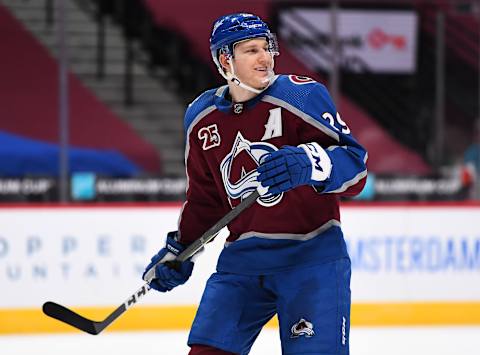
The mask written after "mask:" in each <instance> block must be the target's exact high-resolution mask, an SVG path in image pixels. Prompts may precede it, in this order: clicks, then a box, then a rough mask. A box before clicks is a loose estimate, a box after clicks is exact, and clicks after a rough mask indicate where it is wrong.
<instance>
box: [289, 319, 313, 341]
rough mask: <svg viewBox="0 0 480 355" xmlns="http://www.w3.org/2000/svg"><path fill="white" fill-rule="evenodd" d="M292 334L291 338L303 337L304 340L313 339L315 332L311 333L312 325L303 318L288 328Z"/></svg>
mask: <svg viewBox="0 0 480 355" xmlns="http://www.w3.org/2000/svg"><path fill="white" fill-rule="evenodd" d="M290 331H291V332H292V334H291V338H298V337H299V336H302V335H304V336H305V337H306V338H310V337H313V336H314V335H315V332H314V331H313V324H312V323H310V322H309V321H307V320H306V319H305V318H301V319H300V320H299V321H298V322H297V323H295V324H294V325H292V328H290Z"/></svg>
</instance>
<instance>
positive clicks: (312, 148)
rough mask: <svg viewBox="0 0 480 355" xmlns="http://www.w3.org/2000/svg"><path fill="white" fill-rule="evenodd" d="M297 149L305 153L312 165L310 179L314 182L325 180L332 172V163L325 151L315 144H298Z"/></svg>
mask: <svg viewBox="0 0 480 355" xmlns="http://www.w3.org/2000/svg"><path fill="white" fill-rule="evenodd" d="M298 147H299V148H302V149H303V150H304V151H305V153H306V154H307V156H308V159H309V160H310V163H311V164H312V174H311V176H310V179H311V180H313V181H314V182H315V181H317V182H321V181H325V180H327V179H328V178H329V177H330V174H331V172H332V161H331V160H330V157H329V156H328V154H327V152H326V151H325V149H323V148H322V147H321V146H320V145H319V144H318V143H315V142H312V143H305V144H300V145H299V146H298Z"/></svg>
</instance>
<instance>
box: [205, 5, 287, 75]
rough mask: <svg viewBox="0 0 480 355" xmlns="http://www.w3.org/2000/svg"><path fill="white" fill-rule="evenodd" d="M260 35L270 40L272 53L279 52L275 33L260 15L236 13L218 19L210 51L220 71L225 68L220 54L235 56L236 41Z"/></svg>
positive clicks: (215, 23) (269, 46) (214, 26)
mask: <svg viewBox="0 0 480 355" xmlns="http://www.w3.org/2000/svg"><path fill="white" fill-rule="evenodd" d="M259 37H264V38H265V39H266V40H267V41H268V48H269V51H270V53H272V55H278V54H279V53H278V44H277V40H276V37H275V35H274V34H273V33H271V32H270V29H269V28H268V26H267V24H266V23H265V22H263V21H262V20H261V19H260V17H258V16H256V15H252V14H249V13H236V14H230V15H225V16H222V17H220V18H219V19H217V20H216V21H215V22H214V24H213V30H212V35H211V37H210V51H211V53H212V58H213V61H214V62H215V64H216V66H217V67H218V69H219V71H220V73H222V71H223V70H222V67H221V65H220V63H219V61H218V56H219V54H221V53H225V54H227V55H230V56H233V46H234V45H235V43H238V42H240V41H244V40H247V39H252V38H259Z"/></svg>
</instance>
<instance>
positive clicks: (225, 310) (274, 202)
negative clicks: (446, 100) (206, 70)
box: [146, 13, 367, 355]
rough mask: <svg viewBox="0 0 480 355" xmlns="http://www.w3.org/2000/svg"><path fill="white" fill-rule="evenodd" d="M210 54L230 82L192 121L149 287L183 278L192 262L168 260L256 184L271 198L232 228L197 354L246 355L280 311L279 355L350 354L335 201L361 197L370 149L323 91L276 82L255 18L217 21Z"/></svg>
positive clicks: (266, 38)
mask: <svg viewBox="0 0 480 355" xmlns="http://www.w3.org/2000/svg"><path fill="white" fill-rule="evenodd" d="M210 48H211V52H212V57H213V61H214V62H215V64H216V66H217V67H218V70H219V72H220V74H221V75H222V76H223V77H224V78H225V79H226V80H227V85H225V86H222V87H219V88H217V89H213V90H208V91H206V92H204V93H203V94H202V95H200V96H199V97H198V98H197V99H196V100H195V101H193V102H192V103H191V104H190V105H189V107H188V109H187V112H186V114H185V135H186V148H185V162H186V172H187V179H188V180H187V181H188V186H187V199H186V202H185V204H184V205H183V209H182V212H181V216H180V219H179V225H178V231H177V232H171V233H169V234H168V236H167V241H166V245H165V247H164V248H163V249H161V250H160V251H159V253H158V254H156V255H155V256H154V257H153V258H152V261H151V263H150V264H149V265H148V266H147V268H146V271H148V270H149V269H150V268H151V267H152V265H153V264H154V263H156V262H158V261H161V263H160V265H158V266H157V267H156V275H157V278H155V279H154V280H153V281H152V282H151V287H153V288H155V289H157V290H159V291H161V292H165V291H169V290H171V289H172V288H174V287H176V286H178V285H180V284H183V283H185V282H186V281H187V279H188V278H189V277H190V274H191V272H192V268H193V265H194V262H193V261H191V260H190V261H186V262H184V263H182V265H181V269H180V271H175V270H173V269H170V268H169V267H167V266H166V265H164V264H163V262H165V261H167V260H170V259H173V258H174V257H175V255H178V254H179V253H180V252H181V251H182V250H184V249H185V247H186V246H187V245H189V244H190V243H192V242H193V241H194V240H196V239H197V238H198V237H199V236H201V235H202V234H203V232H205V231H206V230H207V229H208V228H209V227H211V226H212V225H213V224H214V223H215V222H216V221H217V220H219V219H220V218H221V217H222V216H223V215H225V214H226V213H227V212H228V211H229V210H230V209H231V208H233V207H235V206H236V205H237V204H238V203H239V202H240V201H241V200H242V198H245V197H246V196H248V194H250V193H251V192H252V191H253V190H255V189H256V188H257V187H258V186H259V184H261V185H262V186H263V187H264V188H268V190H267V192H266V193H264V194H263V195H262V196H261V197H260V198H258V199H257V203H255V204H254V205H252V206H251V207H249V208H248V209H247V210H245V211H244V212H242V213H241V214H240V215H239V216H238V217H237V218H236V219H235V220H234V221H233V222H231V223H230V224H229V226H228V229H229V231H230V235H229V237H228V239H227V242H226V244H225V248H224V249H223V251H222V253H221V254H220V257H219V260H218V263H217V272H216V273H214V274H213V275H212V276H211V277H210V279H209V280H208V282H207V285H206V288H205V291H204V294H203V297H202V300H201V303H200V306H199V308H198V311H197V314H196V317H195V320H194V322H193V325H192V328H191V331H190V335H189V339H188V344H189V346H190V347H191V350H190V355H200V354H208V355H214V354H215V355H220V354H248V353H249V351H250V348H251V346H252V344H253V342H254V341H255V338H256V337H257V335H258V334H259V332H260V330H261V328H262V327H263V326H264V325H265V324H266V323H267V322H268V320H270V319H271V318H272V317H273V316H274V315H275V314H277V315H278V319H279V325H280V338H281V343H282V352H283V353H284V354H318V355H320V354H321V355H334V354H335V355H337V354H338V355H339V354H342V355H343V354H348V353H349V345H348V344H349V324H350V272H351V267H350V259H349V257H348V254H347V249H346V245H345V241H344V238H343V234H342V231H341V225H340V214H339V196H340V195H355V194H357V193H359V192H360V191H361V189H362V187H363V185H364V182H365V179H366V175H367V170H366V160H367V154H366V152H365V150H364V149H363V148H362V146H360V145H359V144H358V143H357V142H356V140H355V139H354V138H353V137H352V135H351V133H350V129H349V128H348V126H347V124H346V123H345V122H344V121H343V120H342V119H341V117H340V115H339V113H338V112H337V111H336V109H335V106H334V104H333V102H332V100H331V98H330V96H329V94H328V92H327V90H326V88H325V87H324V86H323V85H321V84H319V83H317V82H315V81H314V80H312V79H310V78H307V77H302V76H296V75H274V73H273V67H274V57H275V56H276V55H278V46H277V41H276V38H275V36H274V35H273V34H272V33H271V32H270V30H269V28H268V27H267V25H266V24H265V23H264V22H263V21H262V20H261V19H260V18H259V17H257V16H255V15H252V14H246V13H239V14H232V15H227V16H223V17H221V18H219V19H218V20H217V21H216V22H215V23H214V26H213V31H212V35H211V38H210Z"/></svg>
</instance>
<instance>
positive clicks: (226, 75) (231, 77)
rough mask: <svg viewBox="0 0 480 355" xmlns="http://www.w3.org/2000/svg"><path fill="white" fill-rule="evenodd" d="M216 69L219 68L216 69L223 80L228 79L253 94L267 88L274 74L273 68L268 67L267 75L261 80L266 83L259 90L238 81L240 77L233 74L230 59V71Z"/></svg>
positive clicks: (233, 69)
mask: <svg viewBox="0 0 480 355" xmlns="http://www.w3.org/2000/svg"><path fill="white" fill-rule="evenodd" d="M272 64H273V58H272ZM272 66H273V65H272ZM218 69H219V70H218V71H219V72H220V75H222V76H223V77H224V78H225V80H227V81H230V82H232V83H234V84H235V85H238V86H240V87H241V88H243V89H245V90H248V91H250V92H253V93H254V94H261V93H262V92H263V91H265V90H266V89H268V87H269V86H270V84H271V83H272V80H273V77H274V76H275V73H274V72H273V70H272V69H268V76H267V77H266V78H265V79H264V80H263V82H264V83H266V84H267V85H266V86H265V87H264V88H263V89H261V90H259V89H255V88H253V87H251V86H250V85H247V84H244V83H242V82H241V81H240V79H239V78H238V77H237V76H236V75H235V68H234V67H233V61H232V60H230V72H227V73H225V72H224V71H223V70H222V69H221V68H218Z"/></svg>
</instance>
